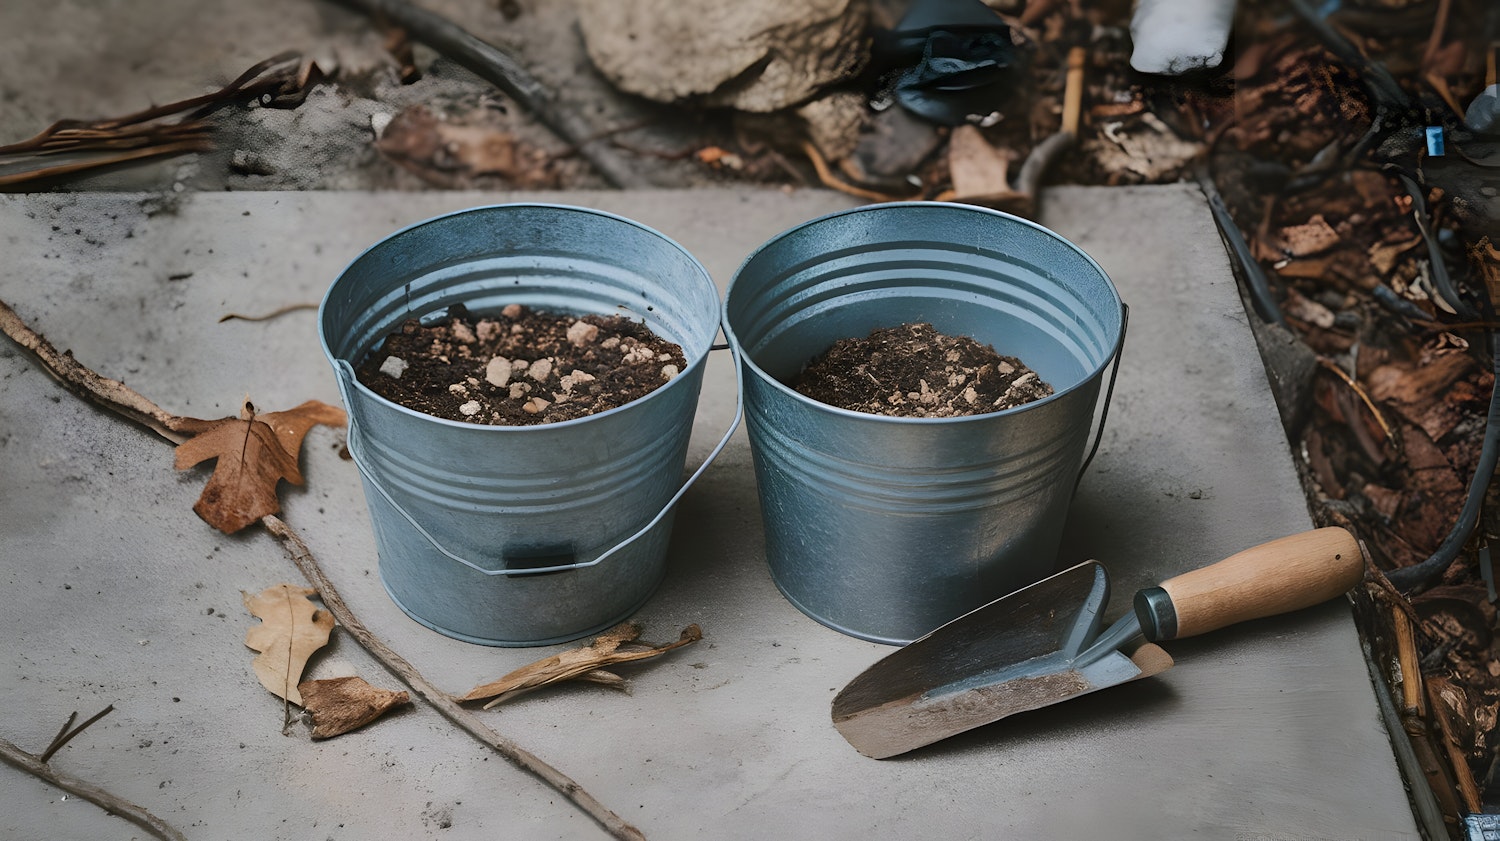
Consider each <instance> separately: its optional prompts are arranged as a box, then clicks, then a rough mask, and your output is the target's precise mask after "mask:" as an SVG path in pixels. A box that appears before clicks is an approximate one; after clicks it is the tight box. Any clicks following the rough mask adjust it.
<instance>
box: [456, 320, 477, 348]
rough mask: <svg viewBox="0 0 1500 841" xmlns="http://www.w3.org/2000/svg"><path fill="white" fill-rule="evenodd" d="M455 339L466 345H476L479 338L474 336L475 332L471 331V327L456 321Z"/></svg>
mask: <svg viewBox="0 0 1500 841" xmlns="http://www.w3.org/2000/svg"><path fill="white" fill-rule="evenodd" d="M453 338H455V339H458V340H459V341H460V342H463V343H464V344H466V345H472V344H474V342H475V341H476V339H477V337H476V336H475V335H474V331H473V330H471V329H469V325H467V324H465V323H463V322H462V321H458V320H456V319H455V320H454V322H453Z"/></svg>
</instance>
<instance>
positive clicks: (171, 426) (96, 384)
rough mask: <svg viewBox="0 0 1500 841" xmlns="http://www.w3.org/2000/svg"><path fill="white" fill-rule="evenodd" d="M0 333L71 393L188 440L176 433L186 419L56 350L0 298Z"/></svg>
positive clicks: (160, 432) (177, 440)
mask: <svg viewBox="0 0 1500 841" xmlns="http://www.w3.org/2000/svg"><path fill="white" fill-rule="evenodd" d="M0 332H3V333H4V334H5V335H7V336H9V337H10V338H11V339H12V340H13V341H14V342H15V343H16V344H18V345H20V346H21V347H23V348H25V349H27V350H29V351H31V352H32V354H34V355H35V356H36V358H37V359H38V360H39V361H40V362H41V363H42V366H43V367H45V368H46V369H47V373H49V374H51V375H52V376H54V377H56V378H57V379H58V381H59V382H61V383H62V384H63V385H64V386H67V388H68V390H69V391H71V392H73V393H74V394H77V395H78V396H80V397H83V398H85V399H87V400H89V401H91V402H94V403H97V404H99V405H100V406H103V407H104V408H106V409H109V410H110V411H113V412H116V413H119V414H121V415H124V416H125V417H127V418H129V419H130V420H133V421H135V422H136V423H138V424H141V425H142V426H145V427H148V428H150V429H151V430H152V431H154V432H155V433H156V434H158V435H160V436H161V437H163V438H165V439H167V440H168V441H171V442H172V443H174V444H181V443H182V442H183V441H186V440H187V438H188V436H186V435H183V434H181V432H179V430H181V429H182V423H183V421H184V420H186V419H185V418H183V417H182V416H180V415H174V414H172V413H171V412H168V411H166V410H165V409H163V408H162V407H160V406H158V405H156V404H155V403H153V402H151V401H150V400H147V399H146V397H145V396H144V395H142V394H141V393H140V392H138V391H136V390H135V389H133V388H131V387H129V386H127V385H125V384H124V383H122V382H120V381H119V380H112V379H110V378H108V377H102V376H100V375H98V374H96V373H94V372H93V371H92V370H90V369H89V368H87V367H85V366H84V365H81V364H79V363H78V360H76V359H74V358H73V354H72V353H71V352H59V351H58V350H57V348H56V347H53V345H52V343H51V342H49V341H47V338H46V337H45V336H43V335H42V334H40V333H38V332H36V331H35V330H32V329H31V328H30V327H28V326H26V322H25V321H22V320H21V317H20V316H19V315H17V314H16V311H15V310H13V309H11V308H10V305H9V304H7V303H5V302H4V301H0Z"/></svg>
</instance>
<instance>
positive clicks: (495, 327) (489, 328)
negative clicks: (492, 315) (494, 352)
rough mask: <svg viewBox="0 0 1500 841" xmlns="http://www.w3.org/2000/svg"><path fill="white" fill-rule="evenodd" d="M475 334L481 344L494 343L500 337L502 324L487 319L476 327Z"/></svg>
mask: <svg viewBox="0 0 1500 841" xmlns="http://www.w3.org/2000/svg"><path fill="white" fill-rule="evenodd" d="M474 333H475V334H476V335H478V336H479V341H481V342H492V341H494V340H495V339H497V338H499V336H500V323H499V322H498V321H494V320H493V319H489V318H486V319H484V320H482V321H480V322H479V323H478V324H476V325H474Z"/></svg>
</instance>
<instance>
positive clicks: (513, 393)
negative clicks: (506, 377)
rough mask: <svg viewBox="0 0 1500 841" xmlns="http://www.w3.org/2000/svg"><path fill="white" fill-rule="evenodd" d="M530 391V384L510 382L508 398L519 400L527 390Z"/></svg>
mask: <svg viewBox="0 0 1500 841" xmlns="http://www.w3.org/2000/svg"><path fill="white" fill-rule="evenodd" d="M530 391H531V385H530V384H529V383H511V384H510V399H512V400H520V399H521V398H522V397H525V396H526V394H527V393H528V392H530Z"/></svg>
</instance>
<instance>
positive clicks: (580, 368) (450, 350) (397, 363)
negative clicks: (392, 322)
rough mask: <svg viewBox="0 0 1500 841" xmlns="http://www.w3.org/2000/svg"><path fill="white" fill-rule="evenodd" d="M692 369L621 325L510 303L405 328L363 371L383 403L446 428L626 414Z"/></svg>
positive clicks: (667, 345)
mask: <svg viewBox="0 0 1500 841" xmlns="http://www.w3.org/2000/svg"><path fill="white" fill-rule="evenodd" d="M686 367H687V360H686V358H685V357H684V356H683V352H682V348H681V347H679V346H678V345H677V344H675V343H673V342H669V341H667V340H666V339H663V338H661V337H659V336H657V335H656V334H655V333H652V332H651V331H650V330H649V329H647V328H646V326H645V325H643V324H641V323H639V322H636V321H631V320H630V319H628V318H624V317H622V316H601V315H584V316H577V315H568V314H562V313H549V312H544V311H541V310H533V309H529V308H527V307H523V306H521V305H519V304H511V305H510V306H507V307H506V308H505V309H503V310H501V311H500V312H499V313H498V314H495V315H490V316H475V315H472V314H470V313H469V311H468V310H467V309H465V308H464V307H463V306H462V305H459V306H454V307H451V308H449V310H448V312H447V314H446V316H445V317H444V318H442V319H441V320H439V321H436V322H434V323H431V324H422V323H420V322H419V321H417V320H416V319H408V320H407V321H406V322H404V323H403V324H402V325H401V326H400V328H398V329H397V330H395V331H394V332H392V333H391V334H390V335H389V336H387V337H386V338H385V340H384V341H383V342H382V343H381V344H380V346H379V347H378V348H376V349H375V351H374V352H372V353H371V354H370V355H369V356H368V357H366V358H365V361H364V362H363V363H361V365H360V366H359V369H358V371H357V372H356V373H357V375H358V377H359V381H360V382H362V383H364V384H365V385H366V386H368V387H369V389H370V390H371V391H373V392H375V393H376V394H379V395H380V396H381V397H384V398H386V399H387V400H390V401H392V402H395V403H399V404H401V405H402V406H406V407H407V408H409V409H415V410H416V411H419V412H423V413H426V414H429V415H433V416H435V417H440V418H447V419H448V420H456V421H465V422H468V423H477V424H489V425H494V426H535V425H536V424H542V423H555V422H557V421H564V420H572V419H574V418H581V417H584V416H587V415H593V414H598V413H599V412H603V411H606V410H608V409H613V408H616V407H618V406H623V405H625V404H626V403H629V402H631V401H632V400H637V399H639V398H641V397H644V396H646V395H647V394H650V393H651V392H652V391H654V390H656V389H657V388H658V387H660V386H663V385H666V383H667V382H668V381H670V380H671V379H672V378H673V377H675V376H677V375H678V374H679V373H681V372H682V371H683V369H685V368H686Z"/></svg>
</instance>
